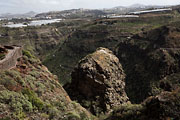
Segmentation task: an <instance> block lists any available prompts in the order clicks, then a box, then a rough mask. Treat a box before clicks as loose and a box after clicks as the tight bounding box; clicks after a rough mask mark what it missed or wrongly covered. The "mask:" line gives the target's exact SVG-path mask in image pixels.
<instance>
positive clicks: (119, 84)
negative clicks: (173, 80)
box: [65, 48, 129, 114]
mask: <svg viewBox="0 0 180 120" xmlns="http://www.w3.org/2000/svg"><path fill="white" fill-rule="evenodd" d="M124 79H125V74H124V71H123V69H122V66H121V64H120V62H119V59H118V58H117V57H116V56H115V55H113V53H112V52H111V51H110V50H108V49H106V48H98V49H97V50H96V51H95V52H94V53H93V54H90V55H88V56H86V57H85V58H84V59H82V60H81V61H80V62H79V64H78V66H77V67H76V68H75V69H74V71H73V72H72V83H71V84H69V85H67V86H65V88H66V90H67V91H68V93H69V95H70V96H71V98H72V99H73V100H78V102H79V103H81V104H82V105H83V106H84V107H86V108H88V109H89V110H90V111H91V112H92V113H94V114H98V113H101V112H110V111H111V109H112V108H113V107H115V106H120V105H122V104H126V103H127V102H128V101H129V99H128V97H127V95H126V93H125V82H124ZM72 91H73V92H72Z"/></svg>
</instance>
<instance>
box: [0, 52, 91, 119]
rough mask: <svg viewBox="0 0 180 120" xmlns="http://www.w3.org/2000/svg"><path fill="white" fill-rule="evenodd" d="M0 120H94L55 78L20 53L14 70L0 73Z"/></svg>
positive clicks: (35, 61)
mask: <svg viewBox="0 0 180 120" xmlns="http://www.w3.org/2000/svg"><path fill="white" fill-rule="evenodd" d="M0 86H1V87H0V119H2V120H12V119H14V120H15V119H16V120H17V119H19V120H24V119H43V120H49V119H59V120H72V119H75V120H85V119H86V120H87V119H88V120H90V119H94V118H93V117H92V116H91V114H90V113H89V112H87V111H86V110H85V109H84V108H82V107H81V106H80V105H79V104H78V103H76V102H74V101H71V100H70V98H69V96H68V95H67V93H66V92H65V90H64V89H63V88H62V86H61V85H60V84H59V82H58V78H57V77H56V76H55V75H53V74H51V73H50V72H49V71H48V69H47V68H46V67H45V66H43V65H42V64H41V62H40V61H39V60H38V59H36V58H35V57H34V56H32V55H31V54H30V53H29V52H27V51H24V52H23V57H21V58H19V59H18V63H17V65H16V67H15V68H13V69H11V70H6V71H3V72H0Z"/></svg>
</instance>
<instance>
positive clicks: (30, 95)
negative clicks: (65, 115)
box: [22, 89, 44, 110]
mask: <svg viewBox="0 0 180 120" xmlns="http://www.w3.org/2000/svg"><path fill="white" fill-rule="evenodd" d="M22 93H23V94H24V95H27V96H28V98H29V101H30V102H31V103H32V105H33V107H34V108H37V109H38V110H42V109H43V107H44V103H43V101H42V100H41V99H40V98H38V97H37V95H36V94H35V93H34V92H33V91H31V90H30V89H23V90H22Z"/></svg>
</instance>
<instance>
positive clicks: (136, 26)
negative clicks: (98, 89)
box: [43, 13, 178, 84]
mask: <svg viewBox="0 0 180 120" xmlns="http://www.w3.org/2000/svg"><path fill="white" fill-rule="evenodd" d="M177 20H178V17H177V15H176V16H175V15H174V14H169V13H167V14H162V15H157V16H153V17H152V16H142V17H140V18H118V19H98V20H94V21H92V22H90V23H89V24H87V25H83V26H81V27H79V28H77V29H76V31H74V32H73V33H72V34H71V35H70V36H69V37H68V39H66V40H65V42H64V43H63V44H61V45H59V46H58V47H57V49H56V50H55V51H54V52H53V55H50V56H48V57H47V58H46V59H45V60H43V63H44V64H45V65H47V67H48V68H49V69H50V71H52V72H53V73H54V74H56V75H58V77H59V78H62V80H63V81H60V82H61V83H62V84H65V83H67V82H70V79H71V78H70V74H71V72H72V69H73V68H74V66H75V65H76V64H77V63H78V61H79V60H80V59H81V58H83V57H85V56H86V55H87V54H89V53H92V52H94V51H95V50H96V49H97V48H98V47H106V48H109V49H110V50H112V51H114V52H115V51H116V48H117V45H118V44H119V43H121V42H125V41H126V40H127V37H128V38H129V37H131V36H133V35H134V34H137V33H139V32H142V31H148V30H151V29H153V28H157V27H159V26H162V25H165V24H167V23H170V22H173V21H177ZM59 73H61V74H59Z"/></svg>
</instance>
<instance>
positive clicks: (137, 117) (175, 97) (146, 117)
mask: <svg viewBox="0 0 180 120" xmlns="http://www.w3.org/2000/svg"><path fill="white" fill-rule="evenodd" d="M179 92H180V89H176V90H174V91H172V92H167V91H166V92H162V93H161V94H159V95H157V96H153V97H149V98H147V99H146V100H145V101H144V102H143V103H142V104H139V105H137V104H134V105H133V104H129V105H125V106H121V107H120V108H118V109H116V110H115V111H114V112H113V113H112V114H111V115H110V116H109V117H108V118H107V119H106V120H171V119H172V120H179V119H180V112H179V111H180V107H179V105H180V101H179V99H180V94H179Z"/></svg>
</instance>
